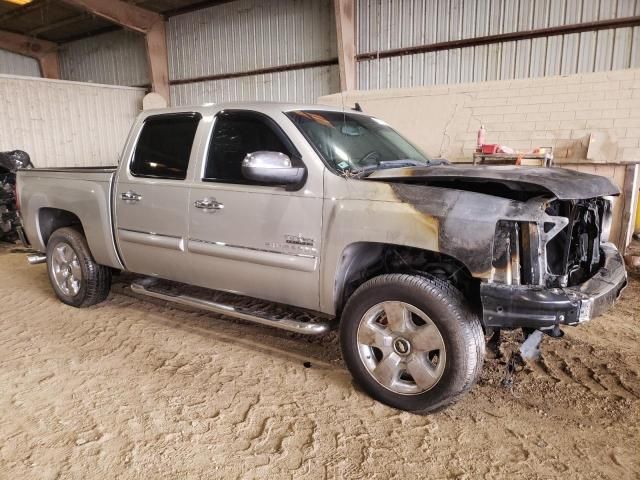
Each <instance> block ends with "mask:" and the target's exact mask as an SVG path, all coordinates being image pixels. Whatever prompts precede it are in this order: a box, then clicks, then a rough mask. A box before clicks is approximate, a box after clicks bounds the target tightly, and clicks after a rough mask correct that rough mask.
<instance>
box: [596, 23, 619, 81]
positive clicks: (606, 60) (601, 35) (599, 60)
mask: <svg viewBox="0 0 640 480" xmlns="http://www.w3.org/2000/svg"><path fill="white" fill-rule="evenodd" d="M613 38H614V32H613V30H600V31H599V32H597V43H596V58H595V62H594V71H596V72H601V71H604V70H611V61H612V58H613Z"/></svg>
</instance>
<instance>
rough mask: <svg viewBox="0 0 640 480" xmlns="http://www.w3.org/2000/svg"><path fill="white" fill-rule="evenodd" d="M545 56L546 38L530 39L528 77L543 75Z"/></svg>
mask: <svg viewBox="0 0 640 480" xmlns="http://www.w3.org/2000/svg"><path fill="white" fill-rule="evenodd" d="M546 57H547V39H546V38H534V39H533V40H531V56H530V61H529V76H530V77H542V76H544V74H545V60H546Z"/></svg>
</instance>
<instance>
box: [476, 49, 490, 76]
mask: <svg viewBox="0 0 640 480" xmlns="http://www.w3.org/2000/svg"><path fill="white" fill-rule="evenodd" d="M473 51H474V54H473V81H474V82H484V81H486V80H487V56H488V54H489V47H488V46H487V45H478V46H477V47H473Z"/></svg>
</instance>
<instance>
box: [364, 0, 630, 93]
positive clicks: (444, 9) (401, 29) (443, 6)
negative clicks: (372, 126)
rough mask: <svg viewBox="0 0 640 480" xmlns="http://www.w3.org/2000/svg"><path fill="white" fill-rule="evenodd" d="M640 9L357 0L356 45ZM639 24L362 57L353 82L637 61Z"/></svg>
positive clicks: (479, 0) (552, 70) (383, 84)
mask: <svg viewBox="0 0 640 480" xmlns="http://www.w3.org/2000/svg"><path fill="white" fill-rule="evenodd" d="M633 14H640V0H616V1H609V0H466V1H461V0H360V1H359V2H358V19H357V23H358V25H359V27H358V28H359V30H358V31H359V34H358V38H359V40H360V41H359V45H358V51H359V52H371V51H374V52H375V51H382V50H386V49H388V48H399V47H406V46H415V45H425V44H431V43H435V42H440V41H449V40H453V39H457V38H474V37H480V36H485V35H491V34H499V33H507V32H512V31H522V30H529V29H537V28H546V27H550V26H561V25H566V24H573V23H580V22H590V21H595V20H604V19H608V18H616V17H625V16H631V15H633ZM638 30H640V27H636V28H633V29H632V28H622V29H617V30H602V31H598V32H584V33H579V34H571V35H557V36H553V37H546V38H536V39H532V40H522V41H517V42H503V43H500V44H493V45H482V46H476V47H469V48H468V49H467V48H463V49H454V50H449V51H438V52H431V53H425V54H415V55H407V56H404V57H402V59H400V60H398V61H396V60H394V59H386V60H380V61H367V62H360V63H364V64H365V65H364V66H363V67H362V68H359V69H358V76H359V84H358V85H359V88H363V89H366V88H371V89H372V88H388V87H393V86H420V85H431V84H443V83H456V82H470V81H475V82H478V81H486V80H497V79H510V78H514V77H515V78H529V77H541V76H549V75H561V74H563V75H567V74H573V73H576V72H585V73H586V72H592V71H602V70H610V69H612V68H613V69H617V68H629V67H632V66H637V65H638V63H639V62H640V60H639V58H638V57H639V55H640V52H639V50H640V45H639V43H640V34H638V33H637V32H638Z"/></svg>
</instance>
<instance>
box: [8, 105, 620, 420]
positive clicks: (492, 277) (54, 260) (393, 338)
mask: <svg viewBox="0 0 640 480" xmlns="http://www.w3.org/2000/svg"><path fill="white" fill-rule="evenodd" d="M17 190H18V197H19V201H20V205H21V213H22V218H23V225H24V231H25V233H26V237H27V238H28V240H29V241H30V243H31V245H32V247H33V249H35V250H36V251H39V252H42V255H40V256H36V257H32V259H31V260H32V261H33V262H34V263H37V262H39V261H41V262H43V263H44V262H45V261H46V263H47V267H48V274H49V278H50V280H51V284H52V287H53V291H54V292H55V294H56V295H57V296H58V297H59V299H60V300H61V301H63V302H65V303H67V304H69V305H72V306H75V307H88V306H90V305H93V304H96V303H99V302H101V301H103V300H105V299H106V298H107V295H108V293H109V288H110V284H111V275H112V272H114V271H129V272H134V273H136V274H139V277H140V278H141V279H142V280H140V281H136V282H135V283H134V284H133V285H132V288H133V290H134V291H136V292H137V293H139V294H142V295H148V296H151V297H157V298H161V299H164V300H169V301H174V302H179V303H182V304H186V305H191V306H193V307H198V308H203V309H206V310H209V311H213V312H217V313H222V314H225V315H229V316H234V317H237V318H241V319H244V320H248V321H253V322H258V323H261V324H267V325H271V326H273V327H279V328H283V329H285V330H289V331H294V332H298V333H303V334H322V333H325V332H327V331H328V330H329V329H330V328H332V327H333V326H334V325H338V326H339V329H340V342H341V348H342V352H343V357H344V360H345V363H346V365H347V367H348V368H349V370H350V371H351V372H352V374H353V376H354V377H355V379H356V381H357V382H358V383H359V384H360V385H361V386H362V387H363V389H364V390H365V391H366V392H368V393H369V394H370V395H372V396H373V397H374V398H376V399H378V400H380V401H382V402H384V403H387V404H389V405H391V406H394V407H397V408H400V409H404V410H409V411H414V412H427V411H433V410H436V409H440V408H443V407H444V406H446V405H448V404H450V403H452V402H453V401H455V400H456V399H458V398H459V397H460V396H461V394H463V393H464V392H466V391H468V390H469V389H470V388H471V387H472V385H473V384H474V382H475V381H476V379H477V378H478V376H479V374H480V371H481V368H482V364H483V358H484V352H485V337H484V335H485V334H487V333H488V332H490V331H494V330H496V329H513V328H523V329H528V330H529V331H531V330H533V329H541V330H544V331H547V332H554V331H555V332H557V331H558V329H559V328H560V327H561V326H564V325H578V324H581V323H584V322H586V321H588V320H590V319H592V318H593V317H595V316H597V315H599V314H600V313H602V312H603V311H604V310H606V309H607V308H609V307H610V306H611V305H612V304H613V302H614V301H615V299H616V298H617V297H618V295H619V294H620V292H621V290H622V289H623V288H624V286H625V285H626V272H625V269H624V263H623V261H622V259H621V256H620V254H619V253H618V251H617V250H616V248H615V246H614V245H613V244H611V243H608V234H609V229H610V223H611V205H612V197H614V196H616V195H618V194H619V191H618V189H617V187H616V186H615V185H613V184H612V183H611V182H610V181H609V180H608V179H606V178H603V177H599V176H594V175H588V174H584V173H578V172H574V171H568V170H564V169H557V168H527V167H515V166H514V167H511V166H502V167H500V166H495V167H488V166H484V167H482V166H481V167H469V166H455V165H450V164H448V163H447V162H445V161H438V160H432V159H430V158H428V157H427V156H426V155H425V154H423V153H422V152H420V151H419V149H418V148H416V147H415V146H413V145H412V144H411V143H410V142H409V141H407V140H405V139H404V138H403V137H402V136H401V135H399V134H398V133H397V132H396V131H395V130H393V129H392V128H391V127H390V126H389V125H387V124H386V123H385V122H384V121H382V120H379V119H376V118H373V117H371V116H368V115H365V114H363V113H361V112H356V111H350V110H340V109H332V108H329V107H323V106H317V105H315V106H303V105H291V104H277V103H254V104H225V105H213V106H212V105H209V106H201V107H188V108H187V107H185V108H170V109H163V110H151V111H145V112H143V113H142V114H140V116H139V117H138V119H137V120H136V122H135V124H134V125H133V127H132V129H131V133H130V135H129V137H128V139H127V141H126V145H125V147H124V150H123V154H122V157H121V159H120V162H119V165H118V166H117V167H112V168H77V169H69V168H67V169H65V168H47V169H37V168H36V169H31V170H22V171H20V172H19V173H18V182H17ZM185 285H189V286H190V287H189V288H188V289H184V290H181V287H184V286H185ZM194 292H195V293H194ZM264 381H268V379H266V380H264Z"/></svg>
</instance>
